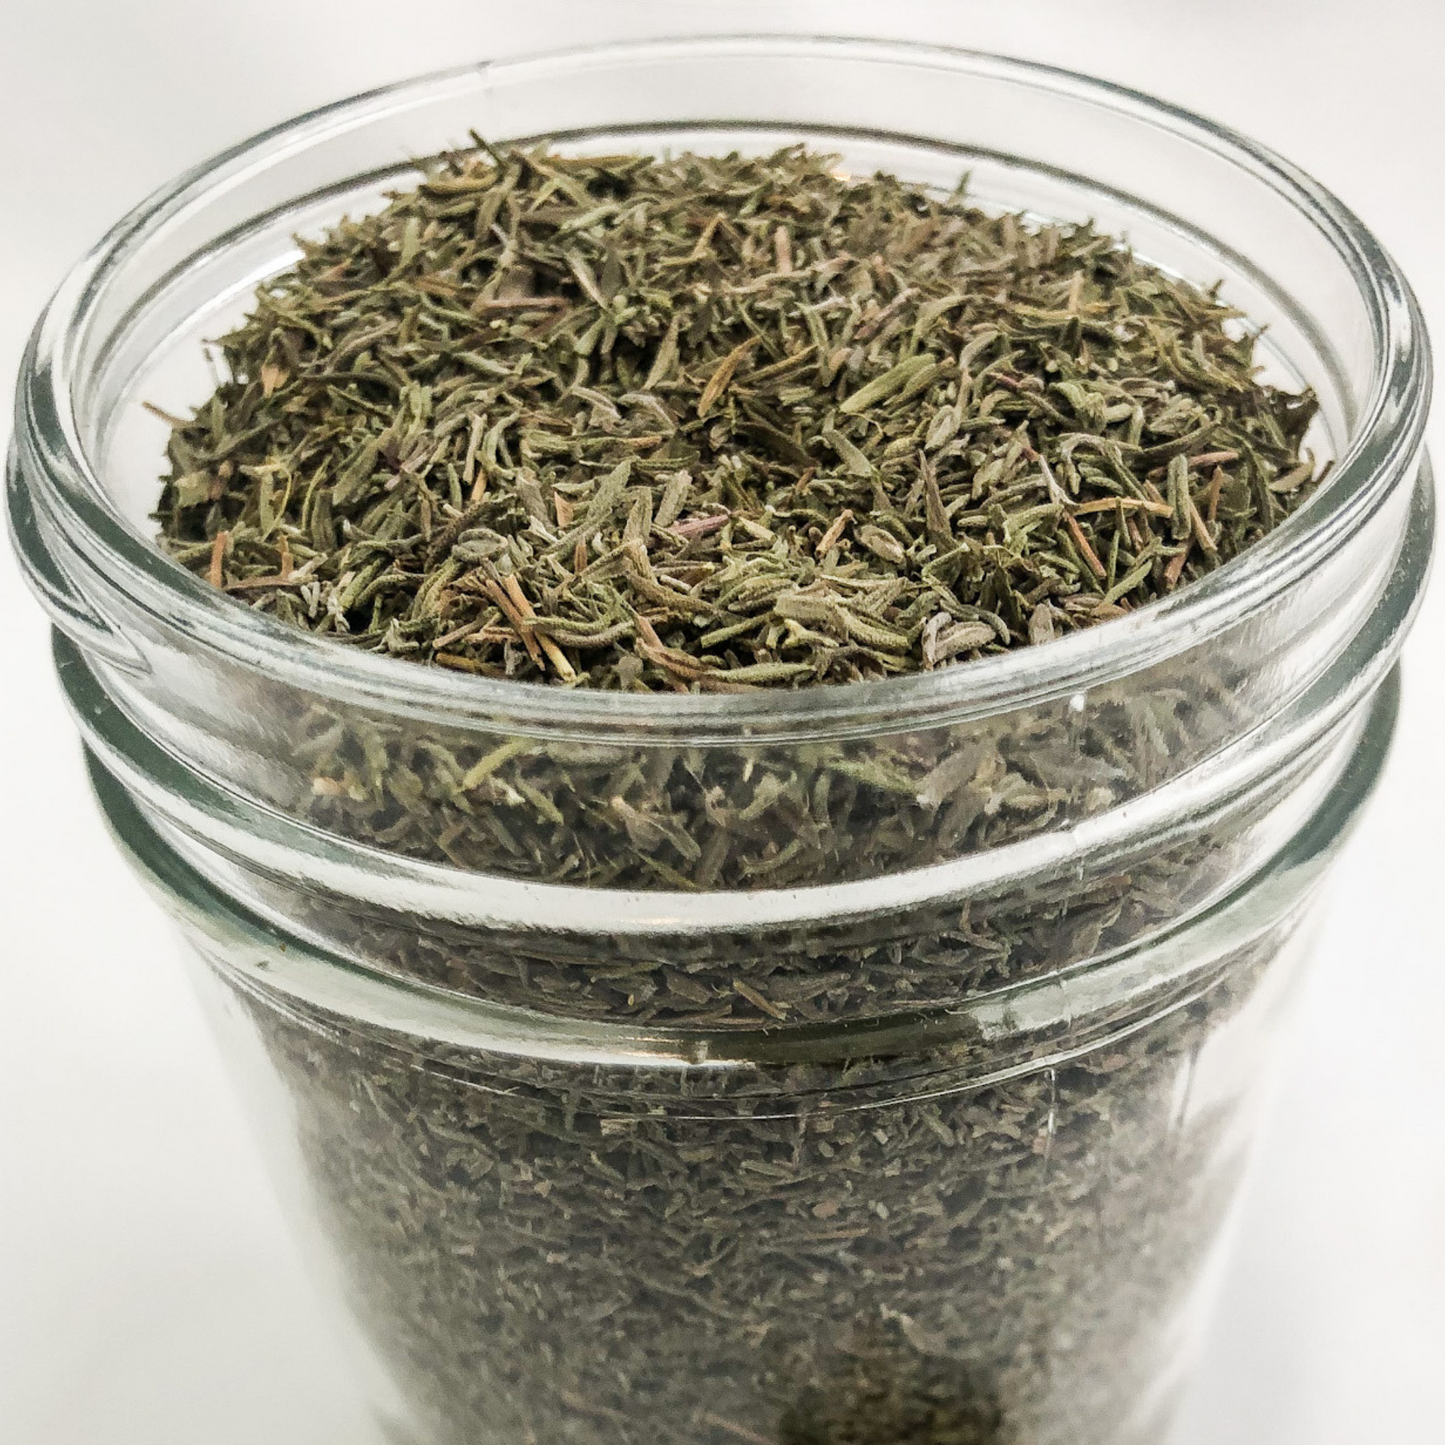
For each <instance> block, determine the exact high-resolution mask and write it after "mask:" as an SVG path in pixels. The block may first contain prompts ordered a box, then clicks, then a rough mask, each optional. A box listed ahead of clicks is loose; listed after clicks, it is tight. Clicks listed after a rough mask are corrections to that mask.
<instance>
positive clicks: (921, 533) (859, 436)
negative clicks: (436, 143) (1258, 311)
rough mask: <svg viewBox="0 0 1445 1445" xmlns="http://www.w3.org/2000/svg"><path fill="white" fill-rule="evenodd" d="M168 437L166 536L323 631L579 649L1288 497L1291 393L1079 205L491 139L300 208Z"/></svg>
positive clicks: (652, 670)
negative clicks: (1034, 209) (280, 263)
mask: <svg viewBox="0 0 1445 1445" xmlns="http://www.w3.org/2000/svg"><path fill="white" fill-rule="evenodd" d="M300 245H301V249H302V252H303V255H302V258H301V260H300V261H299V262H298V263H297V264H296V265H295V266H294V267H293V268H292V269H291V270H289V271H287V272H285V273H283V274H282V275H279V276H277V277H275V278H273V279H272V280H271V281H269V282H267V283H266V285H264V286H263V287H262V288H261V289H260V291H259V292H258V294H257V298H256V306H255V310H254V312H253V314H252V315H251V316H250V318H249V319H248V320H247V321H246V323H245V324H244V325H242V326H241V327H240V328H239V329H238V330H236V331H234V332H233V333H231V334H230V335H229V336H227V337H226V338H224V340H223V342H222V351H223V354H224V360H225V364H226V369H227V372H228V374H229V379H227V380H226V381H224V382H223V383H222V384H221V385H220V386H219V387H218V388H217V390H216V392H215V394H214V395H213V396H212V397H211V399H210V400H209V401H208V402H206V403H205V404H204V405H202V406H201V407H200V408H199V409H198V410H197V412H196V413H195V415H194V417H193V419H192V420H190V421H188V422H185V423H178V424H177V425H176V426H175V428H174V430H173V433H172V436H171V440H170V461H171V468H172V469H171V473H170V476H169V480H168V482H167V484H166V488H165V492H164V495H163V497H162V499H161V503H160V509H159V513H158V517H159V520H160V522H161V525H162V530H163V534H164V536H163V540H164V544H165V546H166V547H167V549H168V550H169V551H170V553H171V555H172V556H174V557H175V558H177V559H178V560H179V561H181V562H182V563H184V564H185V565H186V566H187V567H189V568H191V569H192V570H193V571H195V572H197V573H199V574H200V575H202V576H206V577H209V578H210V580H211V581H212V582H213V583H214V584H215V585H216V586H217V587H220V588H223V589H224V590H225V591H226V592H227V593H229V594H230V595H231V596H233V597H235V598H236V599H237V600H238V601H241V602H244V603H246V604H247V605H249V606H252V607H254V608H256V609H258V610H262V611H266V612H269V613H271V614H272V615H274V616H275V617H277V618H278V619H280V620H281V621H283V622H286V623H290V624H294V625H296V626H298V627H304V628H308V629H310V630H312V631H315V632H319V633H325V634H328V635H331V636H335V637H337V638H340V639H344V640H346V641H347V642H349V643H350V644H351V645H353V646H357V647H362V648H366V649H369V650H374V651H381V652H385V653H389V654H393V655H396V656H398V657H407V658H413V659H417V660H421V661H428V662H433V663H438V664H440V665H442V666H445V667H450V668H455V669H459V670H462V671H466V672H472V673H478V674H481V675H484V676H494V677H515V678H521V679H537V680H546V681H550V682H556V683H564V684H572V685H586V686H592V687H601V688H626V689H633V690H638V689H656V688H674V689H677V690H692V691H697V690H733V689H743V688H747V689H752V688H758V687H798V686H802V685H806V684H813V683H819V682H839V681H848V680H854V679H859V678H871V677H882V676H888V675H892V674H897V673H904V672H910V671H917V670H926V669H931V668H935V667H940V666H944V665H946V664H949V663H952V662H955V661H958V660H962V659H967V658H970V657H977V656H979V655H982V654H986V653H992V652H998V651H1000V650H1003V649H1006V648H1011V647H1017V646H1022V645H1026V644H1029V643H1038V642H1043V641H1047V640H1049V639H1051V638H1053V637H1056V636H1059V635H1061V634H1063V633H1066V632H1069V631H1072V630H1075V629H1077V628H1081V627H1086V626H1089V625H1091V624H1094V623H1097V622H1100V621H1102V620H1107V619H1109V618H1114V617H1119V616H1122V615H1124V614H1125V613H1127V612H1128V611H1130V610H1132V609H1134V608H1136V607H1138V606H1141V605H1144V604H1146V603H1148V602H1150V601H1151V600H1154V599H1156V598H1159V597H1162V596H1164V595H1166V594H1168V593H1169V592H1171V591H1173V590H1174V589H1175V588H1177V587H1179V586H1181V585H1183V584H1185V583H1187V582H1189V581H1190V580H1192V579H1194V578H1196V577H1199V576H1201V575H1203V574H1204V573H1205V572H1207V571H1209V570H1210V569H1212V568H1214V567H1216V566H1218V565H1220V564H1221V563H1222V562H1224V561H1227V560H1228V559H1229V558H1231V557H1233V556H1235V555H1236V554H1238V553H1239V552H1240V551H1242V550H1243V549H1244V548H1246V547H1248V546H1249V545H1250V544H1251V543H1252V542H1254V541H1256V540H1257V539H1258V538H1259V537H1261V536H1263V535H1264V534H1265V533H1266V532H1267V531H1269V530H1270V528H1271V527H1272V526H1274V525H1275V524H1276V522H1278V521H1279V520H1280V519H1281V518H1282V517H1283V516H1284V515H1285V514H1286V513H1287V512H1288V511H1289V510H1290V509H1291V508H1293V507H1294V506H1295V505H1297V504H1298V503H1299V502H1300V501H1301V500H1302V499H1303V498H1304V497H1306V496H1307V495H1308V494H1309V492H1310V490H1311V486H1312V484H1313V483H1314V481H1315V480H1316V469H1315V467H1314V465H1313V463H1312V461H1311V460H1310V459H1309V458H1308V457H1303V456H1302V452H1301V447H1302V442H1303V438H1304V435H1305V432H1306V429H1307V428H1308V426H1309V423H1310V421H1311V418H1312V417H1313V415H1314V411H1315V403H1314V401H1313V398H1312V397H1310V396H1309V395H1308V394H1304V395H1295V394H1291V393H1288V392H1284V391H1280V390H1277V389H1275V388H1273V387H1270V386H1267V385H1263V384H1261V383H1260V382H1259V381H1258V380H1257V379H1256V376H1255V369H1254V342H1253V339H1252V337H1251V336H1249V335H1248V334H1247V332H1245V331H1244V330H1243V329H1242V328H1241V327H1239V326H1238V325H1237V322H1238V320H1239V317H1238V313H1236V312H1235V311H1233V310H1232V309H1231V308H1230V307H1228V306H1227V305H1225V304H1224V303H1222V302H1221V301H1220V300H1219V299H1218V297H1217V296H1215V295H1214V294H1212V293H1208V292H1204V291H1201V290H1199V289H1197V288H1195V287H1194V286H1192V285H1190V284H1188V283H1186V282H1183V281H1179V280H1176V279H1173V278H1171V277H1169V276H1167V275H1165V274H1164V273H1162V272H1161V271H1159V270H1158V269H1156V268H1155V267H1153V266H1150V265H1148V264H1147V263H1145V262H1144V261H1142V260H1141V259H1139V258H1138V257H1136V256H1134V255H1132V254H1131V253H1130V252H1129V251H1128V250H1127V249H1125V248H1123V247H1122V246H1121V245H1120V244H1119V243H1118V242H1117V241H1116V240H1115V239H1114V238H1112V237H1110V236H1108V235H1104V234H1101V233H1099V232H1097V231H1096V230H1094V229H1093V228H1092V227H1091V226H1057V225H1046V226H1038V227H1034V226H1030V225H1027V224H1025V222H1024V221H1023V220H1022V219H1021V218H1020V217H1019V216H1016V215H1004V216H990V215H986V214H985V213H984V212H982V211H980V210H978V209H976V208H974V207H972V206H970V205H969V204H968V203H967V202H966V201H965V199H964V197H963V195H962V192H961V191H960V192H959V193H957V194H955V195H952V196H941V195H937V194H934V193H932V192H930V191H928V190H925V189H923V188H921V187H919V186H915V185H909V184H906V183H904V182H901V181H899V180H897V179H895V178H893V177H891V176H887V175H877V176H873V177H871V178H866V179H864V178H855V177H849V176H844V175H842V174H840V173H839V172H838V171H837V170H836V169H835V159H834V158H832V157H828V156H821V155H817V154H814V153H811V152H809V151H807V150H804V149H802V148H799V147H794V148H790V149H787V150H782V151H779V152H777V153H775V154H773V155H771V156H767V157H762V158H754V157H744V156H739V155H729V156H724V157H703V156H697V155H691V154H685V155H681V156H678V157H676V158H674V159H657V158H652V157H647V156H639V155H632V156H612V157H584V158H576V157H566V156H561V155H557V154H554V153H551V152H548V151H545V150H540V149H539V150H532V151H526V150H521V149H509V150H500V151H499V150H496V149H493V148H486V149H482V150H479V151H477V152H474V153H467V154H463V155H456V156H452V157H449V158H446V159H444V160H442V161H440V162H437V163H435V164H434V165H432V166H431V167H430V168H429V169H428V170H427V172H426V175H425V179H424V180H423V182H422V184H421V185H420V186H419V187H418V188H417V189H415V190H413V191H408V192H402V193H398V194H396V195H394V196H393V197H392V199H391V201H390V204H389V205H388V206H387V207H386V208H385V209H384V210H382V211H380V212H379V213H377V214H375V215H371V216H367V217H364V218H362V219H359V220H350V221H346V222H343V223H341V224H339V225H337V226H336V227H335V228H334V229H332V230H331V231H330V232H328V233H327V234H326V235H324V236H323V237H321V238H320V239H316V240H303V241H301V242H300Z"/></svg>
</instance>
